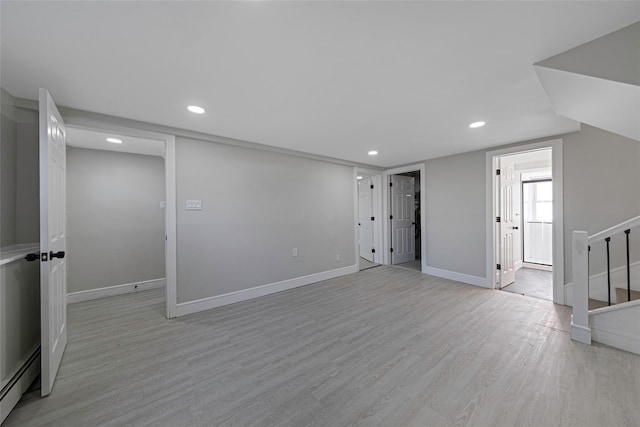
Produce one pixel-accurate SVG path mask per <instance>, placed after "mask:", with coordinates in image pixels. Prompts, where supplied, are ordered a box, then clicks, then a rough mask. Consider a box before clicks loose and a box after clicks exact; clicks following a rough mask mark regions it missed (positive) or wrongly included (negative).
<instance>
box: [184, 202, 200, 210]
mask: <svg viewBox="0 0 640 427" xmlns="http://www.w3.org/2000/svg"><path fill="white" fill-rule="evenodd" d="M187 210H188V211H201V210H202V200H187Z"/></svg>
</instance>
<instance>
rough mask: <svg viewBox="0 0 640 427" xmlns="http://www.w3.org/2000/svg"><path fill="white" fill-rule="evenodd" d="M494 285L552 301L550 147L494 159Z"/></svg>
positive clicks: (552, 204)
mask: <svg viewBox="0 0 640 427" xmlns="http://www.w3.org/2000/svg"><path fill="white" fill-rule="evenodd" d="M494 165H495V186H494V198H495V203H496V204H495V210H496V212H497V214H496V218H495V221H496V227H495V238H494V242H496V245H495V247H494V252H495V255H496V259H497V265H496V271H497V278H496V287H497V288H498V289H501V290H504V291H507V292H512V293H517V294H521V295H526V296H531V297H536V298H541V299H546V300H550V301H551V300H553V299H554V287H553V226H554V215H553V210H554V197H553V196H554V194H553V168H552V165H553V152H552V149H551V148H543V149H539V150H532V151H525V152H518V153H509V154H505V155H502V156H496V157H495V158H494Z"/></svg>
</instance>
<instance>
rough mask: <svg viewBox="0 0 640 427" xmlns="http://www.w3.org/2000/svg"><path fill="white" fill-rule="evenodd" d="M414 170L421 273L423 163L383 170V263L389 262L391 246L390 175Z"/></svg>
mask: <svg viewBox="0 0 640 427" xmlns="http://www.w3.org/2000/svg"><path fill="white" fill-rule="evenodd" d="M415 171H420V263H421V266H420V268H421V271H422V272H423V273H425V272H426V269H427V239H426V233H425V231H426V229H427V226H426V217H427V216H426V207H427V204H426V195H427V192H426V183H427V179H426V176H425V175H426V173H425V171H426V166H425V163H424V162H423V163H416V164H413V165H408V166H402V167H399V168H393V169H387V170H386V171H384V172H383V182H384V185H382V204H383V215H384V216H383V218H384V221H382V223H383V237H382V240H383V243H384V245H383V247H384V250H383V258H382V259H383V263H384V264H385V265H389V264H390V262H391V261H390V257H389V254H390V252H389V248H391V239H390V233H391V231H390V227H389V215H390V212H391V206H390V202H389V197H390V191H389V184H390V183H391V175H395V174H398V173H405V172H415Z"/></svg>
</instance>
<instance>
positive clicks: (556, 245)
mask: <svg viewBox="0 0 640 427" xmlns="http://www.w3.org/2000/svg"><path fill="white" fill-rule="evenodd" d="M545 148H550V149H551V153H552V162H551V175H552V178H553V228H552V230H553V231H552V241H553V242H552V244H553V302H555V303H556V304H563V305H564V303H565V301H566V295H565V287H564V213H563V212H564V209H563V203H564V196H563V179H562V178H563V172H562V139H554V140H550V141H543V142H536V143H532V144H525V145H517V146H513V147H509V148H502V149H499V150H493V151H487V153H486V169H485V173H486V197H487V198H486V200H487V202H486V239H487V248H486V269H487V287H488V288H491V289H495V288H496V277H497V271H496V264H497V259H496V250H495V248H496V244H497V242H496V239H495V237H496V222H495V217H496V216H498V215H499V214H498V213H496V211H495V207H496V202H497V200H496V194H495V186H496V175H495V172H494V171H495V168H494V165H495V161H496V159H497V158H498V157H501V156H505V155H509V154H516V153H522V152H527V151H536V150H541V149H545Z"/></svg>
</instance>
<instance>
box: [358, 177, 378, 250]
mask: <svg viewBox="0 0 640 427" xmlns="http://www.w3.org/2000/svg"><path fill="white" fill-rule="evenodd" d="M372 185H373V179H372V178H371V177H364V178H362V179H361V180H359V181H358V234H359V236H360V237H359V242H360V256H361V257H362V258H364V259H366V260H367V261H369V262H374V254H373V245H374V242H373V221H372V220H371V218H372V217H373V188H372Z"/></svg>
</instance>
